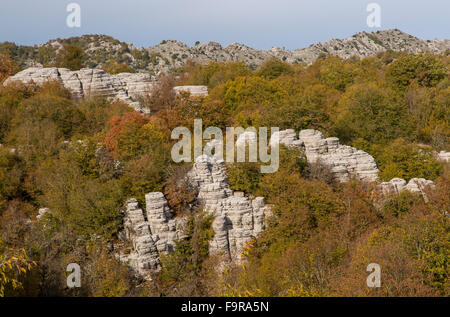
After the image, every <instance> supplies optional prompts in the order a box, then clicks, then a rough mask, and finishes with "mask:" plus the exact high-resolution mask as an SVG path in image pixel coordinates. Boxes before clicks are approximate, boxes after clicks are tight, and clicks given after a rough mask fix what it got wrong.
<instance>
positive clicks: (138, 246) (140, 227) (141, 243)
mask: <svg viewBox="0 0 450 317" xmlns="http://www.w3.org/2000/svg"><path fill="white" fill-rule="evenodd" d="M122 212H123V214H124V233H123V235H124V236H123V237H122V238H123V239H124V240H128V241H131V242H132V244H133V250H132V252H131V253H130V254H128V255H124V254H120V256H119V257H120V259H121V260H122V261H124V262H126V263H128V264H129V265H130V267H132V268H133V269H134V270H135V271H136V273H139V274H140V275H142V276H144V277H147V278H150V273H151V272H152V271H158V270H159V269H161V263H160V261H159V254H158V250H157V247H156V243H155V240H157V239H158V236H157V235H152V232H151V230H150V224H149V223H148V221H147V219H146V218H145V216H144V212H143V211H142V209H140V208H139V204H138V202H137V200H136V199H129V200H128V201H127V202H126V203H125V207H124V208H123V209H122Z"/></svg>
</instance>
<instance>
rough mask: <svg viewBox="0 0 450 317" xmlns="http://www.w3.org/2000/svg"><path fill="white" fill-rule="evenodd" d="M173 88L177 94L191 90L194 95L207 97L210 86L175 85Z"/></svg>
mask: <svg viewBox="0 0 450 317" xmlns="http://www.w3.org/2000/svg"><path fill="white" fill-rule="evenodd" d="M173 90H175V92H176V93H177V94H179V93H181V92H189V93H190V94H191V96H193V97H206V96H208V87H206V86H175V87H173Z"/></svg>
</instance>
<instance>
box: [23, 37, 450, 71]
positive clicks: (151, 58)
mask: <svg viewBox="0 0 450 317" xmlns="http://www.w3.org/2000/svg"><path fill="white" fill-rule="evenodd" d="M71 42H76V43H78V45H80V47H81V49H82V50H83V52H84V55H85V58H86V65H89V67H95V68H102V67H104V65H105V64H107V63H108V62H110V61H117V60H127V64H128V66H129V67H130V68H131V69H132V70H133V71H137V72H146V73H152V74H154V75H158V74H159V73H161V72H167V71H168V70H170V69H173V68H176V67H182V66H184V65H186V63H187V62H188V61H189V60H191V61H193V62H195V63H200V64H207V63H209V62H211V61H215V62H229V61H235V62H243V63H246V64H247V65H249V66H251V67H253V68H255V67H258V66H259V65H261V64H262V63H263V62H264V61H265V60H267V59H268V58H271V57H276V58H279V59H282V60H283V61H286V62H287V63H292V64H297V63H301V62H304V63H307V64H310V63H312V62H314V61H315V60H316V58H317V57H318V56H320V55H321V54H329V55H336V56H339V57H341V58H350V57H352V56H358V57H367V56H372V55H375V54H377V53H380V52H385V51H386V50H393V51H405V52H407V53H413V54H417V53H419V52H432V53H443V52H445V51H446V50H447V49H449V48H450V40H448V39H443V40H422V39H419V38H417V37H414V36H411V35H409V34H406V33H404V32H401V31H399V30H383V31H377V32H373V33H368V32H360V33H357V34H355V35H353V36H351V37H348V38H345V39H331V40H329V41H326V42H321V43H315V44H313V45H311V46H309V47H307V48H300V49H294V50H288V49H285V48H281V47H273V48H271V49H269V50H259V49H254V48H251V47H248V46H246V45H243V44H240V43H232V44H230V45H228V46H225V47H223V46H222V45H221V44H219V43H217V42H206V43H202V44H200V43H198V44H196V45H194V46H188V45H186V44H184V43H181V42H179V41H173V40H169V41H163V42H161V43H160V44H158V45H155V46H153V47H148V48H137V47H135V46H134V45H132V44H127V43H124V42H120V41H118V40H116V39H114V38H111V37H109V36H106V35H85V36H82V37H77V38H71V39H57V40H52V41H49V42H47V43H46V44H43V45H39V46H35V47H30V46H28V47H23V46H19V48H18V51H20V50H23V51H27V52H30V51H31V52H32V54H29V53H28V54H26V55H25V54H24V55H23V56H22V57H20V59H18V62H19V63H20V64H22V65H37V64H38V63H37V57H38V56H39V55H38V52H39V49H40V48H42V47H44V48H45V49H47V50H48V52H49V57H50V58H51V62H54V61H55V60H56V56H57V52H58V51H59V50H61V48H62V46H63V44H69V43H71ZM99 52H101V54H99ZM30 56H32V58H30ZM33 58H34V60H33Z"/></svg>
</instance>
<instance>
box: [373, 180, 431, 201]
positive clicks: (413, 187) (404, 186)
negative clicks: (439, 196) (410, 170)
mask: <svg viewBox="0 0 450 317" xmlns="http://www.w3.org/2000/svg"><path fill="white" fill-rule="evenodd" d="M433 187H434V182H433V181H430V180H427V179H425V178H411V179H410V180H409V182H408V183H406V181H405V180H404V179H402V178H393V179H391V180H390V181H389V182H382V183H380V184H378V185H377V190H378V192H379V193H380V195H381V197H383V198H387V197H389V196H392V195H398V194H400V193H401V192H402V191H404V190H408V191H410V192H412V193H419V194H421V195H422V197H423V198H424V199H425V201H426V199H427V196H426V190H427V189H430V188H433Z"/></svg>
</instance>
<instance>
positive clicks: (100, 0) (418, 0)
mask: <svg viewBox="0 0 450 317" xmlns="http://www.w3.org/2000/svg"><path fill="white" fill-rule="evenodd" d="M71 2H76V3H78V4H80V6H81V28H73V29H71V28H68V27H67V26H66V18H67V15H68V13H67V12H66V6H67V4H69V3H71ZM371 2H376V3H378V4H380V6H381V9H382V12H381V13H382V15H381V17H382V20H381V23H382V27H381V29H389V28H398V29H400V30H402V31H404V32H407V33H409V34H412V35H415V36H417V37H420V38H422V39H435V38H447V39H448V38H450V0H378V1H372V0H367V1H366V0H75V1H70V0H69V1H66V0H0V42H2V41H13V42H16V43H20V44H27V45H31V44H40V43H44V42H46V41H48V40H49V39H54V38H57V37H70V36H76V35H82V34H92V33H94V34H107V35H111V36H113V37H115V38H117V39H119V40H121V41H125V42H129V43H133V44H135V45H136V46H139V47H141V46H144V47H148V46H152V45H155V44H158V43H159V42H161V41H162V40H165V39H175V40H180V41H182V42H185V43H186V44H188V45H193V44H194V42H195V41H197V40H198V41H201V42H205V41H216V42H219V43H221V44H222V45H228V44H231V43H232V42H240V43H244V44H247V45H249V46H252V47H255V48H261V49H268V48H270V47H272V46H280V47H283V46H284V47H286V48H290V49H293V48H302V47H306V46H309V45H310V44H312V43H315V42H319V41H325V40H328V39H331V38H344V37H348V36H351V35H353V34H354V33H357V32H359V31H363V30H366V31H371V30H377V29H371V28H369V27H367V25H366V18H367V15H368V14H369V13H367V12H366V6H367V4H368V3H371Z"/></svg>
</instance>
